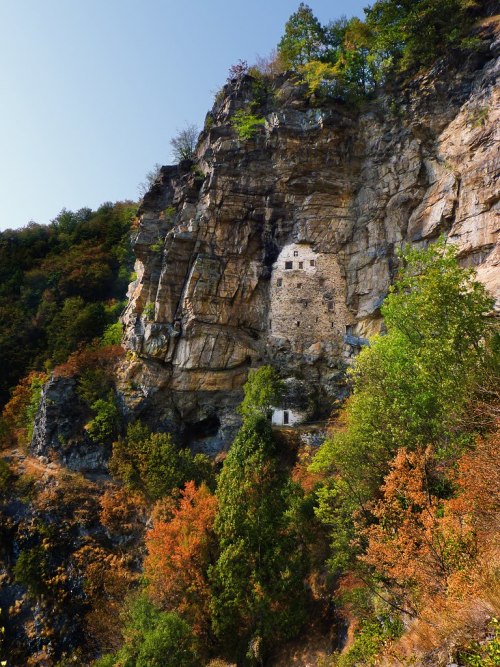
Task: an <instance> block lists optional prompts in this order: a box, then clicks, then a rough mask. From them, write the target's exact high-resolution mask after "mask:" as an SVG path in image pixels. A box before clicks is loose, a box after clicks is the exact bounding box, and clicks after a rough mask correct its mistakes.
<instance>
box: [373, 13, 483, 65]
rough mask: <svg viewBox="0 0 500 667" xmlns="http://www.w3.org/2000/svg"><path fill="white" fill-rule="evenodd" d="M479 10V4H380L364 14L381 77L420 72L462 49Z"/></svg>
mask: <svg viewBox="0 0 500 667" xmlns="http://www.w3.org/2000/svg"><path fill="white" fill-rule="evenodd" d="M479 8H480V3H479V2H477V1H476V0H377V2H375V3H374V4H373V5H372V6H371V7H369V8H368V9H367V10H365V12H366V18H367V23H368V25H369V26H370V28H371V30H372V31H373V35H374V43H373V49H372V50H373V57H374V59H375V60H376V61H377V63H378V66H379V72H380V74H381V75H384V74H386V73H387V72H388V71H389V72H390V71H393V70H396V71H405V70H408V69H419V68H421V67H423V66H426V65H428V64H430V63H432V61H433V60H435V59H436V57H438V56H440V55H442V54H444V53H446V51H447V49H449V48H450V46H454V47H457V46H460V44H461V42H462V41H463V39H464V37H465V35H466V34H467V32H468V29H469V28H470V26H471V23H472V21H473V20H474V16H475V14H476V10H478V9H479Z"/></svg>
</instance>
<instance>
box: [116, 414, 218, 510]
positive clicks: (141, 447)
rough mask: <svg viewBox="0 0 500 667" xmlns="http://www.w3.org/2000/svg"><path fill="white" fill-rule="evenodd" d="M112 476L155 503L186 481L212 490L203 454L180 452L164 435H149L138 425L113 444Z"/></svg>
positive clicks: (169, 438) (167, 435) (210, 472)
mask: <svg viewBox="0 0 500 667" xmlns="http://www.w3.org/2000/svg"><path fill="white" fill-rule="evenodd" d="M109 467H110V470H111V472H112V474H113V475H115V476H116V477H118V478H119V479H121V480H122V482H123V483H124V484H125V485H126V486H127V487H128V488H130V489H133V490H138V491H141V492H142V493H144V494H146V496H148V498H150V499H151V500H157V499H159V498H162V497H164V496H166V495H168V494H170V493H171V492H172V491H173V490H174V489H178V488H180V487H181V486H183V485H184V484H185V483H186V482H188V481H191V480H192V481H194V482H195V483H196V484H201V482H203V481H204V482H206V483H207V484H208V485H209V486H213V467H212V464H211V462H210V459H209V458H208V457H207V456H205V455H204V454H195V455H193V454H191V452H190V451H189V449H180V448H179V447H177V446H176V445H175V444H174V443H173V441H172V437H171V436H170V435H169V434H167V433H151V431H150V430H149V429H148V428H147V426H143V425H142V424H141V423H140V422H136V423H135V424H131V425H130V426H129V427H128V430H127V435H126V437H125V438H121V439H120V440H118V441H117V442H115V443H113V453H112V456H111V459H110V463H109Z"/></svg>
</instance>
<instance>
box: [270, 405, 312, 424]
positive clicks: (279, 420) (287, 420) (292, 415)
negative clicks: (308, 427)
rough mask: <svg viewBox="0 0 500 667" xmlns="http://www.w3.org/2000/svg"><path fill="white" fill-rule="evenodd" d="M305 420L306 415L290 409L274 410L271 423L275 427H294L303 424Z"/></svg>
mask: <svg viewBox="0 0 500 667" xmlns="http://www.w3.org/2000/svg"><path fill="white" fill-rule="evenodd" d="M304 419H305V416H304V413H300V412H297V411H296V410H290V409H288V408H287V409H285V408H276V409H275V410H273V416H272V417H271V423H272V425H273V426H293V425H294V424H300V423H302V422H303V421H304Z"/></svg>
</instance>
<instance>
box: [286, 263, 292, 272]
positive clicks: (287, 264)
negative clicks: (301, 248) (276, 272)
mask: <svg viewBox="0 0 500 667" xmlns="http://www.w3.org/2000/svg"><path fill="white" fill-rule="evenodd" d="M285 269H287V270H288V269H293V262H285Z"/></svg>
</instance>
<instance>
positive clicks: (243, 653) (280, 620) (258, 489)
mask: <svg viewBox="0 0 500 667" xmlns="http://www.w3.org/2000/svg"><path fill="white" fill-rule="evenodd" d="M297 493H298V489H297V487H296V486H295V485H293V484H292V483H291V482H290V480H289V477H288V475H287V474H286V472H285V471H283V470H282V469H281V468H280V466H279V463H278V460H277V446H276V443H275V441H274V439H273V435H272V429H271V426H270V424H269V422H268V420H267V419H265V418H264V417H262V416H259V415H251V416H248V417H246V418H245V420H244V423H243V426H242V427H241V429H240V431H239V433H238V435H237V437H236V439H235V441H234V442H233V444H232V446H231V450H230V452H229V454H228V456H227V458H226V460H225V462H224V467H223V469H222V472H221V474H220V477H219V480H218V484H217V492H216V496H217V501H218V504H219V509H218V512H217V516H216V520H215V533H216V535H217V537H218V539H219V546H220V556H219V558H218V560H217V562H216V563H215V565H214V566H213V567H212V568H211V569H210V573H209V574H210V580H211V585H212V600H211V605H210V606H211V612H212V623H213V628H214V631H215V634H216V635H217V637H218V638H219V639H220V640H221V642H222V643H223V645H224V646H225V648H226V649H227V651H228V652H229V654H230V655H231V656H232V657H234V658H235V659H237V660H238V664H254V663H256V662H258V663H259V664H262V660H263V659H264V656H265V654H266V653H267V652H268V650H269V647H270V646H271V644H272V643H273V642H275V641H278V640H280V639H284V638H287V637H290V636H293V634H294V632H295V631H296V630H297V628H298V626H299V625H300V623H301V621H302V620H303V618H304V586H303V577H304V573H305V563H304V561H305V558H304V551H303V549H302V548H301V545H300V541H299V540H297V538H296V536H295V535H294V532H293V529H292V526H291V521H290V518H289V515H288V512H289V510H290V507H291V504H292V501H293V497H294V494H297Z"/></svg>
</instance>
